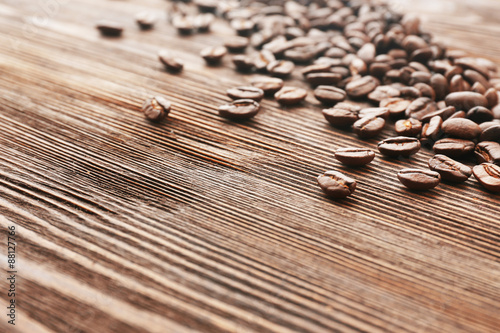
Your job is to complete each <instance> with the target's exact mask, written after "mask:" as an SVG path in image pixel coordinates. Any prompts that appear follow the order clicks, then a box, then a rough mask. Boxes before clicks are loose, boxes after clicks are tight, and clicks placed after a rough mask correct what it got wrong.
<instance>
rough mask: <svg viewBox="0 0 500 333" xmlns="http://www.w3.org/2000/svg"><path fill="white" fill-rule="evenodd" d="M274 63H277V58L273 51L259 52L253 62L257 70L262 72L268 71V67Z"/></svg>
mask: <svg viewBox="0 0 500 333" xmlns="http://www.w3.org/2000/svg"><path fill="white" fill-rule="evenodd" d="M273 61H276V57H275V56H274V54H273V53H272V52H271V51H268V50H262V51H260V52H257V53H256V54H255V56H254V60H253V62H254V64H255V68H256V69H257V70H258V71H262V72H265V71H267V66H269V64H270V63H271V62H273Z"/></svg>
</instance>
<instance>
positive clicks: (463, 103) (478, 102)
mask: <svg viewBox="0 0 500 333" xmlns="http://www.w3.org/2000/svg"><path fill="white" fill-rule="evenodd" d="M445 101H446V105H448V106H454V107H455V108H456V109H457V110H463V111H466V112H467V111H469V110H470V109H471V108H473V107H475V106H484V107H487V106H488V100H487V99H486V97H484V96H483V95H481V94H478V93H475V92H471V91H461V92H454V93H451V94H449V95H448V96H446V99H445Z"/></svg>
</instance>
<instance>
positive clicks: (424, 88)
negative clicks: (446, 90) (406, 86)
mask: <svg viewBox="0 0 500 333" xmlns="http://www.w3.org/2000/svg"><path fill="white" fill-rule="evenodd" d="M413 87H415V88H417V89H418V90H419V91H420V95H421V96H422V97H429V98H430V99H432V100H435V99H436V93H435V92H434V89H433V88H432V87H431V86H430V85H428V84H426V83H416V84H415V85H414V86H413Z"/></svg>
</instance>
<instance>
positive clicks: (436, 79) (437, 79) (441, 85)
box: [431, 73, 449, 101]
mask: <svg viewBox="0 0 500 333" xmlns="http://www.w3.org/2000/svg"><path fill="white" fill-rule="evenodd" d="M431 87H432V89H434V92H435V93H436V100H438V101H440V100H443V99H444V98H445V97H446V95H448V93H449V86H448V81H447V80H446V78H445V77H444V76H443V75H442V74H439V73H436V74H433V75H432V76H431Z"/></svg>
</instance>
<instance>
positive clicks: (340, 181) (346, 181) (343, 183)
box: [318, 171, 356, 199]
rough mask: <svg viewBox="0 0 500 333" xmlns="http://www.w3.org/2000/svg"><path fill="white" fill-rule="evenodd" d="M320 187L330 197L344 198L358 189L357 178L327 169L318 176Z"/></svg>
mask: <svg viewBox="0 0 500 333" xmlns="http://www.w3.org/2000/svg"><path fill="white" fill-rule="evenodd" d="M318 184H319V187H320V188H321V189H322V190H323V191H324V192H325V194H326V195H327V196H328V197H331V198H333V199H344V198H347V197H348V196H350V195H351V194H353V193H354V191H355V190H356V180H354V179H352V178H350V177H347V176H345V175H344V174H342V173H340V172H338V171H327V172H325V173H324V174H322V175H320V176H318Z"/></svg>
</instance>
